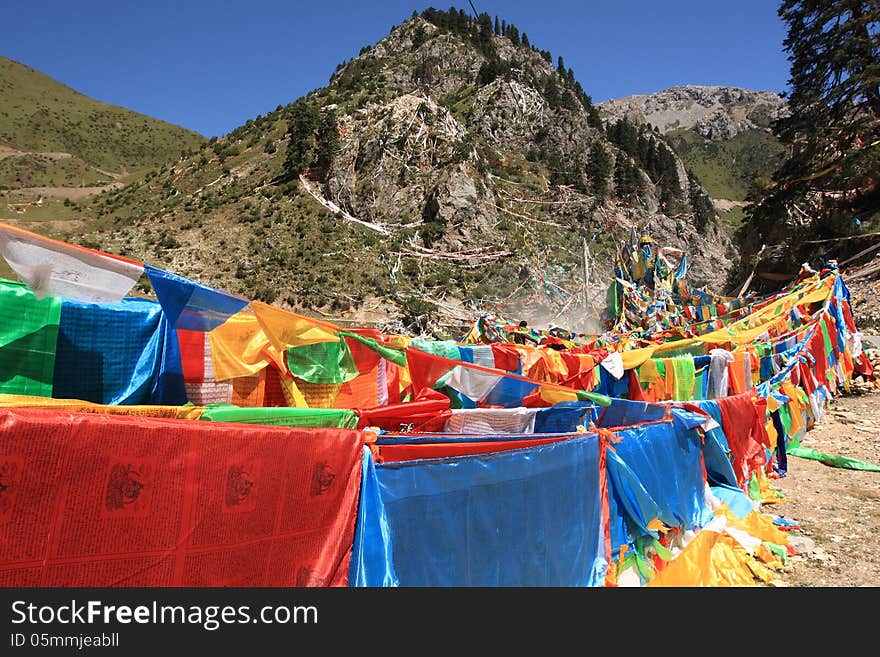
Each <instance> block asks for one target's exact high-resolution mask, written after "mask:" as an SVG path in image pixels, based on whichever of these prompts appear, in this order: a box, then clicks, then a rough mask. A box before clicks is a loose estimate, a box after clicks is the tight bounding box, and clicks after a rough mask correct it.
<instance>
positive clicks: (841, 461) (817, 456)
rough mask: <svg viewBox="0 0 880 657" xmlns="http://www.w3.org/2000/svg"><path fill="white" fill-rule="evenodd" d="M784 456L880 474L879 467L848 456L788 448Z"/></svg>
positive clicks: (802, 448) (809, 449)
mask: <svg viewBox="0 0 880 657" xmlns="http://www.w3.org/2000/svg"><path fill="white" fill-rule="evenodd" d="M786 454H788V455H791V456H800V457H801V458H802V459H813V460H814V461H819V462H820V463H824V464H825V465H829V466H831V467H832V468H847V469H849V470H866V471H868V472H880V465H874V464H873V463H868V462H866V461H859V460H858V459H853V458H850V457H848V456H835V455H833V454H825V453H823V452H817V451H816V450H815V449H811V448H809V447H788V448H787V449H786Z"/></svg>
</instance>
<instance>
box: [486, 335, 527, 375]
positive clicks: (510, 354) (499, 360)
mask: <svg viewBox="0 0 880 657" xmlns="http://www.w3.org/2000/svg"><path fill="white" fill-rule="evenodd" d="M491 347H492V355H493V356H495V369H498V370H505V371H507V372H516V371H517V370H519V366H520V361H519V351H517V350H516V347H511V346H510V345H506V344H501V343H498V342H493V343H492V345H491Z"/></svg>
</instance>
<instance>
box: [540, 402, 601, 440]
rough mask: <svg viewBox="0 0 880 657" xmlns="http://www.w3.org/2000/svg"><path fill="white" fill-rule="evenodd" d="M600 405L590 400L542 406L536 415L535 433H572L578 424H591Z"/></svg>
mask: <svg viewBox="0 0 880 657" xmlns="http://www.w3.org/2000/svg"><path fill="white" fill-rule="evenodd" d="M600 409H601V407H600V406H597V405H596V404H591V403H590V402H580V401H572V402H560V403H558V404H554V405H553V406H550V407H548V408H542V409H541V410H540V411H538V413H537V414H536V415H535V433H571V432H574V431H577V428H578V425H582V426H585V427H586V426H589V424H590V420H593V419H595V418H596V416H597V414H598V412H599V410H600Z"/></svg>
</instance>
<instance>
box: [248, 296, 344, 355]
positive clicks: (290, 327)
mask: <svg viewBox="0 0 880 657" xmlns="http://www.w3.org/2000/svg"><path fill="white" fill-rule="evenodd" d="M251 308H253V311H254V315H256V317H257V321H258V322H259V323H260V326H261V327H262V329H263V331H264V332H265V334H266V337H267V338H268V339H269V342H270V343H271V344H272V346H273V347H274V348H275V349H277V350H278V351H279V352H284V351H285V350H287V349H288V348H290V347H302V346H305V345H309V344H316V343H318V342H338V341H339V335H338V334H337V331H339V328H338V327H337V326H334V325H333V324H330V323H328V322H322V321H321V320H319V319H314V318H312V317H305V316H304V315H297V314H296V313H292V312H290V311H288V310H284V309H282V308H276V307H275V306H270V305H268V304H266V303H263V302H262V301H252V302H251Z"/></svg>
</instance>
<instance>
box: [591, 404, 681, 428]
mask: <svg viewBox="0 0 880 657" xmlns="http://www.w3.org/2000/svg"><path fill="white" fill-rule="evenodd" d="M665 416H666V405H665V404H655V403H653V402H642V401H631V400H629V399H612V400H611V405H610V406H607V407H606V408H605V409H604V411H603V412H602V413H601V415H600V416H599V418H598V419H597V421H596V426H598V427H627V426H630V425H633V424H639V423H640V422H651V421H653V420H660V419H663V418H664V417H665Z"/></svg>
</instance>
